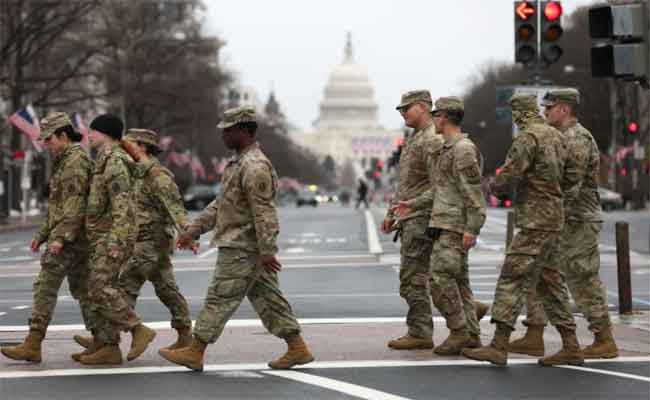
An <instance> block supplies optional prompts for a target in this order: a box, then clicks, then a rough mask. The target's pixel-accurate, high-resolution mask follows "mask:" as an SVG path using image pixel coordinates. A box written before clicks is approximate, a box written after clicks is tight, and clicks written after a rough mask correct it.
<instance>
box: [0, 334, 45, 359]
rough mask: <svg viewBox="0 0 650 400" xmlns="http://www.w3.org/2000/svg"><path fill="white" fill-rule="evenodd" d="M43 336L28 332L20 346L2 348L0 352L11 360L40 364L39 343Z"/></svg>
mask: <svg viewBox="0 0 650 400" xmlns="http://www.w3.org/2000/svg"><path fill="white" fill-rule="evenodd" d="M43 338H44V336H43V334H42V333H41V332H39V331H35V330H30V331H29V333H28V334H27V336H26V337H25V341H24V342H23V343H22V344H19V345H17V346H11V347H3V348H2V349H1V350H0V351H2V354H4V355H5V356H6V357H9V358H11V359H12V360H23V361H30V362H33V363H40V362H41V342H42V341H43Z"/></svg>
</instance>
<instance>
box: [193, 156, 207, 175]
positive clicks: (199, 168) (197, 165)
mask: <svg viewBox="0 0 650 400" xmlns="http://www.w3.org/2000/svg"><path fill="white" fill-rule="evenodd" d="M190 168H192V171H193V172H194V173H195V174H196V176H198V177H200V178H201V179H205V168H204V167H203V163H202V162H201V160H200V159H199V158H198V157H197V156H192V159H191V161H190Z"/></svg>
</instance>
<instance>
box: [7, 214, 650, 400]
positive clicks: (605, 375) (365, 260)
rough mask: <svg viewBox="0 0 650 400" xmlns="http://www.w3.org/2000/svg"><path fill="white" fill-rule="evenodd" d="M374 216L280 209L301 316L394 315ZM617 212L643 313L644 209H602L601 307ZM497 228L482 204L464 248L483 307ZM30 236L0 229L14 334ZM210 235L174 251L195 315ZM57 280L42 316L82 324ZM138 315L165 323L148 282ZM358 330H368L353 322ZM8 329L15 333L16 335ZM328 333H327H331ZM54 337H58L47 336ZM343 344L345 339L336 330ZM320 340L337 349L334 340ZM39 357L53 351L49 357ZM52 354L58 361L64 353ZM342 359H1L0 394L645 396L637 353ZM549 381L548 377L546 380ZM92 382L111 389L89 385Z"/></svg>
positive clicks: (247, 311)
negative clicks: (282, 368) (579, 357)
mask: <svg viewBox="0 0 650 400" xmlns="http://www.w3.org/2000/svg"><path fill="white" fill-rule="evenodd" d="M382 214H383V212H382V210H380V209H379V210H378V209H374V210H371V211H370V212H369V213H366V212H365V211H361V210H358V211H357V210H353V209H350V208H343V207H339V206H336V205H325V206H322V207H318V208H300V209H297V208H293V207H286V208H282V209H281V210H280V216H281V235H280V239H279V247H280V258H281V261H282V262H283V266H284V270H283V272H282V273H281V276H280V280H281V286H282V289H283V291H284V292H285V294H286V295H287V297H288V299H289V301H290V302H291V304H292V306H293V308H294V310H295V312H296V314H297V315H298V317H299V318H301V319H302V320H305V321H306V320H311V321H316V319H327V320H329V321H330V322H329V323H336V322H340V321H344V320H345V321H348V322H349V321H356V322H359V321H361V322H364V321H367V325H368V326H369V327H372V326H373V325H372V324H374V323H376V322H377V321H379V320H381V319H386V320H395V321H399V320H400V319H401V318H403V317H404V314H405V312H406V306H405V304H404V302H403V300H401V299H400V297H399V295H398V268H399V256H398V252H399V244H395V243H393V242H392V236H384V235H381V234H379V235H377V236H378V238H379V244H380V245H381V247H382V249H383V254H381V255H380V256H376V255H373V254H370V250H369V249H370V246H369V239H370V240H372V236H373V235H374V233H372V232H371V234H370V236H369V230H368V228H369V227H370V228H372V227H373V223H374V225H376V226H378V224H379V222H380V221H381V217H382ZM618 220H626V221H628V222H630V224H631V238H632V242H633V244H632V249H633V253H632V267H633V271H632V278H633V279H632V281H633V297H634V306H635V308H637V309H639V310H644V309H646V310H647V309H649V308H650V254H649V253H648V251H647V243H648V237H647V236H648V231H647V229H648V227H649V226H650V215H648V213H630V212H618V213H608V214H606V221H605V224H604V230H603V235H602V246H601V251H602V254H601V263H602V267H601V275H602V277H603V280H604V281H605V283H606V285H607V287H608V288H609V295H610V296H609V302H610V308H611V310H612V311H616V309H617V304H618V301H617V297H616V287H617V284H616V256H615V251H614V247H613V245H614V240H613V237H614V236H613V228H612V227H613V223H614V222H615V221H618ZM505 225H506V214H505V212H504V210H490V211H489V214H488V220H487V223H486V226H485V228H484V229H483V232H482V235H481V237H480V239H481V240H480V243H479V246H478V248H477V249H476V250H474V251H473V252H472V253H471V258H470V273H471V280H472V286H473V289H474V293H475V296H476V298H477V299H479V300H481V301H484V302H488V303H489V302H491V300H492V298H493V294H494V288H495V285H496V281H497V278H498V274H499V271H500V267H501V262H502V260H503V241H504V239H503V238H504V237H505ZM644 229H645V230H644ZM371 231H372V229H371ZM32 234H33V232H27V231H17V232H12V233H3V234H0V332H12V331H14V330H16V331H20V330H21V329H24V328H25V325H26V322H27V319H28V318H29V314H30V311H31V303H32V300H31V290H32V284H33V280H34V277H35V276H36V274H37V273H38V270H39V263H38V256H37V255H34V254H31V253H29V251H28V248H27V246H28V243H29V239H30V238H31V236H32ZM644 235H645V237H644ZM209 239H210V237H209V235H204V236H203V237H202V238H201V244H202V246H201V249H200V252H199V255H196V256H195V255H193V254H190V253H180V254H177V255H175V256H174V265H175V271H176V275H177V279H178V283H179V286H180V287H181V290H182V291H183V293H184V294H185V296H186V297H187V299H188V302H189V303H190V310H191V314H192V316H193V317H196V315H197V313H198V311H199V309H200V307H201V305H202V301H203V296H204V294H205V290H206V288H207V285H208V282H209V280H210V277H211V275H212V272H213V266H214V263H215V260H216V257H217V251H216V250H215V249H211V248H210V247H209ZM644 243H645V246H646V247H645V248H644V247H643V246H644ZM66 286H67V285H64V287H63V288H62V290H61V292H60V297H59V302H58V305H57V309H56V313H55V316H54V319H53V321H52V325H53V326H54V327H56V329H58V331H62V332H65V331H73V330H75V329H80V328H79V326H78V325H79V324H81V318H80V315H79V309H78V306H77V304H76V302H75V301H74V300H73V299H71V298H70V296H69V293H68V291H67V287H66ZM137 312H138V313H139V315H140V317H141V318H142V319H143V320H144V321H145V322H146V323H149V324H153V325H154V326H167V325H166V324H167V321H169V313H168V311H167V310H166V309H165V308H164V307H163V306H162V305H161V304H160V302H159V301H158V300H157V298H156V297H155V294H154V293H153V289H152V287H151V286H150V285H149V284H146V285H145V287H144V290H143V293H142V295H141V298H140V299H139V302H138V306H137ZM436 315H438V314H437V313H436ZM233 318H234V320H236V321H240V322H242V323H248V322H247V321H250V320H254V319H256V315H255V313H254V312H253V310H252V308H251V307H250V305H249V304H248V302H244V303H243V304H242V307H241V308H240V309H239V310H238V311H237V312H236V314H235V316H234V317H233ZM438 321H439V319H438ZM438 323H440V322H436V324H438ZM156 324H158V325H156ZM364 324H365V322H364ZM441 324H442V325H443V326H444V323H441ZM374 327H375V328H376V329H377V330H373V331H372V332H373V335H376V334H377V332H378V331H379V332H381V328H380V327H379V328H378V327H377V326H374ZM399 329H402V328H399ZM53 330H54V328H53ZM328 332H329V331H328ZM355 332H356V331H355ZM360 332H361V333H360V334H362V335H363V334H368V333H367V332H366V333H364V332H365V331H363V330H361V331H360ZM327 335H331V334H330V333H328V334H327ZM68 336H69V335H68ZM15 337H22V333H21V334H16V335H15ZM253 337H254V338H255V336H253ZM257 338H258V339H259V343H257V342H256V341H255V340H257V339H254V340H253V342H252V343H251V349H255V348H256V347H255V346H266V345H265V344H263V343H262V337H259V336H258V337H257ZM327 339H328V340H332V338H331V337H329V336H328V338H327ZM53 340H64V339H58V337H57V338H53ZM66 340H67V339H66ZM341 340H342V341H343V342H344V341H345V340H346V338H345V336H343V337H342V339H341ZM378 340H380V341H382V345H383V343H384V342H383V341H384V338H383V337H376V336H369V337H368V338H367V341H369V342H370V341H378ZM60 343H63V342H60ZM66 343H67V342H66ZM256 343H257V344H256ZM328 347H330V348H331V351H332V352H333V353H334V354H336V351H337V350H336V340H334V341H333V343H332V345H330V346H328ZM346 351H347V353H345V354H351V353H353V351H352V350H346ZM645 355H647V354H644V356H645ZM49 356H50V357H52V358H56V357H57V353H56V352H54V353H53V354H50V355H49ZM59 356H60V357H61V358H67V354H60V355H59ZM350 357H352V356H340V357H336V356H335V355H334V356H332V358H333V359H334V360H337V362H329V363H327V362H324V363H321V364H315V365H310V366H309V368H306V369H301V370H299V371H298V372H296V373H291V372H289V373H280V374H275V373H274V372H273V371H268V370H266V369H265V367H264V364H260V363H259V362H260V360H256V361H258V363H255V364H250V363H247V364H241V363H234V364H228V365H219V364H215V365H214V366H213V367H212V369H211V370H210V371H208V372H207V373H205V374H192V373H183V369H182V368H178V369H175V367H170V365H169V364H167V363H164V362H161V361H160V360H159V359H158V360H155V361H151V365H150V364H147V366H146V367H142V368H143V369H138V367H129V366H127V365H125V368H123V369H122V370H114V369H112V370H110V371H111V372H110V373H108V372H107V375H103V373H101V372H97V371H105V370H91V372H90V373H89V372H88V370H87V369H78V368H79V367H78V365H76V366H75V367H74V368H68V367H67V366H65V367H64V368H59V366H58V365H56V366H53V367H52V368H53V369H51V368H50V367H48V365H45V366H41V367H40V368H39V369H38V370H35V371H31V370H30V369H29V368H28V367H22V366H21V371H27V372H25V375H24V376H22V375H21V376H16V375H12V373H13V372H12V371H13V370H12V368H14V367H15V364H7V363H5V364H3V363H2V362H3V360H2V359H0V400H4V399H14V398H21V399H24V398H34V399H39V398H48V399H57V398H66V399H82V398H84V399H85V398H93V399H102V398H125V399H128V398H138V399H147V398H152V399H153V398H156V399H167V398H169V399H171V398H192V399H194V398H196V399H201V398H233V399H234V398H237V399H247V398H260V397H262V398H269V399H276V398H278V399H321V398H322V399H331V398H337V399H338V398H342V399H346V398H368V399H379V398H385V399H401V398H405V399H431V398H450V399H455V398H458V399H461V398H462V399H464V398H486V399H492V398H494V399H496V398H523V397H527V398H559V399H564V398H566V399H569V398H577V397H579V398H590V399H592V398H614V397H616V398H648V394H649V393H650V386H649V382H650V371H649V369H650V367H649V365H650V364H649V363H648V360H650V359H646V358H643V359H640V360H639V359H622V360H618V361H617V362H611V363H597V364H590V365H589V366H588V367H589V370H566V369H559V368H550V369H540V368H538V367H537V366H536V365H534V361H535V360H530V359H528V360H523V361H521V363H520V364H517V363H515V365H514V366H513V367H511V368H507V369H500V368H493V367H490V366H483V365H479V364H476V363H473V362H466V361H462V360H455V361H454V360H452V361H453V362H449V363H446V362H440V361H435V360H434V361H430V358H431V357H430V353H429V352H426V354H424V355H418V357H417V360H402V361H400V362H399V363H398V364H390V362H388V361H387V362H386V363H384V364H382V363H379V362H377V363H369V362H366V361H363V360H367V358H364V359H360V360H356V359H354V358H350ZM371 357H372V356H371ZM155 358H156V357H155V355H152V356H151V359H155ZM371 359H374V358H371ZM427 363H428V364H427ZM594 369H596V370H597V371H593V370H594ZM602 371H606V372H602ZM607 371H609V372H611V371H614V372H615V373H618V375H616V374H610V373H609V372H607ZM641 378H643V379H641ZM644 379H645V380H644ZM549 382H552V383H553V384H552V385H549V384H548V383H549ZM623 384H624V387H625V392H624V393H621V392H620V390H619V388H620V387H621V385H623ZM97 388H103V389H107V388H110V390H101V391H98V390H97Z"/></svg>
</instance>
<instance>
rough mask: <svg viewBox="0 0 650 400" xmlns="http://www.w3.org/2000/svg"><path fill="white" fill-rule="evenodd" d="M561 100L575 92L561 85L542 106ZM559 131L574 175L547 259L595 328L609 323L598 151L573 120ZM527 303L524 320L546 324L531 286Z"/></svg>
mask: <svg viewBox="0 0 650 400" xmlns="http://www.w3.org/2000/svg"><path fill="white" fill-rule="evenodd" d="M560 101H565V102H569V103H573V104H577V103H578V102H579V93H578V92H577V91H576V90H575V89H562V90H556V91H552V92H549V94H548V95H547V96H546V98H545V102H546V104H547V105H554V104H556V102H560ZM562 134H563V136H564V141H565V145H566V147H567V150H568V155H569V157H568V158H567V167H566V173H567V175H569V176H570V177H571V178H573V177H575V179H570V180H569V182H568V183H567V184H565V185H563V186H564V187H563V189H564V191H565V202H564V205H565V217H566V220H567V223H566V225H565V227H564V230H563V231H562V234H561V236H560V240H559V248H558V251H557V252H555V253H554V257H552V259H551V260H550V261H549V262H551V263H553V264H555V265H557V266H558V267H559V268H561V269H562V271H563V272H564V274H565V276H566V279H567V284H568V286H569V289H570V292H571V295H572V296H573V298H574V300H575V302H576V305H577V306H578V308H579V309H580V311H581V312H582V313H583V314H584V315H585V317H586V319H587V320H588V321H589V329H590V330H591V331H593V332H600V331H602V330H604V329H607V328H609V327H610V326H611V321H610V319H609V311H608V309H607V291H606V289H605V285H604V284H603V282H602V281H601V280H600V277H599V270H600V254H599V251H598V244H599V235H600V230H601V227H602V216H601V209H600V198H599V195H598V173H599V171H600V153H599V151H598V145H597V144H596V141H595V140H594V138H593V136H591V133H590V132H589V131H588V130H587V129H585V128H584V127H583V126H582V125H580V123H578V122H577V121H576V122H575V123H574V124H573V125H571V126H569V127H568V128H567V129H566V130H565V131H564V132H562ZM576 182H577V184H575V183H576ZM526 306H527V308H528V315H527V319H526V321H524V324H526V325H545V324H546V322H547V318H546V314H545V313H544V308H543V306H542V304H541V301H540V300H539V298H538V296H537V293H536V290H535V288H534V287H532V288H531V290H530V293H529V296H528V299H527V304H526Z"/></svg>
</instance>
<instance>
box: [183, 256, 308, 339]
mask: <svg viewBox="0 0 650 400" xmlns="http://www.w3.org/2000/svg"><path fill="white" fill-rule="evenodd" d="M244 297H248V300H249V301H250V302H251V304H252V306H253V308H254V309H255V312H256V313H257V315H259V316H260V319H261V320H262V324H264V327H265V328H266V330H267V331H269V332H270V333H272V334H273V335H275V336H277V337H280V338H286V337H287V336H291V335H293V334H297V333H300V326H299V325H298V321H297V320H296V317H295V315H294V313H293V310H292V309H291V306H290V305H289V302H287V300H286V299H285V298H284V295H283V294H282V292H281V291H280V284H279V281H278V275H277V274H275V273H269V272H266V271H265V270H264V268H263V267H262V265H261V264H260V262H259V254H257V253H251V252H247V251H245V250H242V249H234V248H225V247H221V248H219V257H218V259H217V266H216V269H215V272H214V275H213V276H212V282H211V283H210V286H209V287H208V293H207V295H206V297H205V303H204V304H203V308H202V309H201V312H200V313H199V316H198V318H197V320H196V324H195V326H194V336H196V337H197V338H198V339H199V340H201V341H202V342H204V343H214V342H216V341H217V339H218V338H219V336H221V333H222V332H223V329H224V327H225V326H226V322H228V320H229V319H230V317H232V315H233V314H234V313H235V311H236V310H237V308H239V305H240V304H241V302H242V301H243V300H244Z"/></svg>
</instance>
